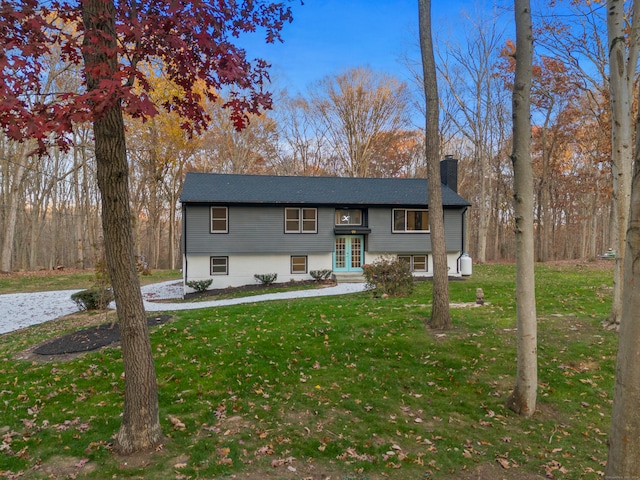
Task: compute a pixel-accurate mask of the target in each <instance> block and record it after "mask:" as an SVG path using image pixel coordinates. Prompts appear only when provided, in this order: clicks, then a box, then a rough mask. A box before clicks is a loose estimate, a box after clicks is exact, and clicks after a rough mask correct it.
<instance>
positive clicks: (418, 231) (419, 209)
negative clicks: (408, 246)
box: [391, 208, 431, 234]
mask: <svg viewBox="0 0 640 480" xmlns="http://www.w3.org/2000/svg"><path fill="white" fill-rule="evenodd" d="M401 210H402V211H404V212H405V216H404V227H405V229H404V230H396V222H395V216H396V214H395V212H398V211H401ZM406 212H427V213H428V212H429V209H428V208H394V209H392V210H391V232H392V233H408V234H416V233H417V234H424V233H431V222H429V225H427V230H407V229H406V228H407V215H406Z"/></svg>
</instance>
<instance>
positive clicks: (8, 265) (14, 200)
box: [0, 160, 25, 273]
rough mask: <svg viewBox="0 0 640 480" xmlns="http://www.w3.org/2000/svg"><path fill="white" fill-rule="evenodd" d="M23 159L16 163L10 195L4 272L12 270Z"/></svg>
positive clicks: (1, 259)
mask: <svg viewBox="0 0 640 480" xmlns="http://www.w3.org/2000/svg"><path fill="white" fill-rule="evenodd" d="M23 161H24V160H20V163H18V164H17V165H16V170H15V174H14V176H13V182H12V184H11V194H10V195H9V213H8V215H7V220H6V223H5V228H4V232H3V235H2V253H1V254H0V272H3V273H9V272H11V271H12V258H13V240H14V236H15V233H16V223H17V221H18V204H19V201H18V198H20V197H19V195H18V190H19V188H20V184H21V183H22V176H23V175H24V172H25V167H24V165H23V164H22V162H23Z"/></svg>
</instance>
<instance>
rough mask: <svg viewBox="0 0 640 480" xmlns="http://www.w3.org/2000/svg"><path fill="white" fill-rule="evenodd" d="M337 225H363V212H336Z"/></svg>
mask: <svg viewBox="0 0 640 480" xmlns="http://www.w3.org/2000/svg"><path fill="white" fill-rule="evenodd" d="M336 225H362V210H346V209H345V210H336Z"/></svg>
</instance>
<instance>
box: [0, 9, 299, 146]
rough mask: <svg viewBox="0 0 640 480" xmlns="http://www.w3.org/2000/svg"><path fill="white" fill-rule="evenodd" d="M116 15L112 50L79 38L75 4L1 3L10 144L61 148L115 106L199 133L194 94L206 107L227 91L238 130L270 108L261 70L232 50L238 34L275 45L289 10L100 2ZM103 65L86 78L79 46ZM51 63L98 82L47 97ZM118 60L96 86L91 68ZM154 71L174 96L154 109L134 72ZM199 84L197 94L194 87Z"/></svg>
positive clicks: (3, 123)
mask: <svg viewBox="0 0 640 480" xmlns="http://www.w3.org/2000/svg"><path fill="white" fill-rule="evenodd" d="M105 1H113V4H114V5H115V8H116V34H117V37H118V39H119V41H118V45H117V48H116V49H115V50H113V49H111V50H110V51H107V48H106V47H105V42H104V41H102V39H100V38H93V37H94V36H95V35H96V34H95V33H94V34H91V35H92V36H90V35H89V34H88V33H87V32H85V29H84V25H83V21H82V0H56V1H52V2H44V1H38V0H3V2H2V3H1V5H0V43H1V44H2V45H3V47H4V48H3V49H2V50H1V51H0V128H2V130H3V132H4V133H5V134H6V135H7V136H8V137H9V138H11V139H13V140H18V141H22V140H24V139H27V138H35V139H37V140H38V141H39V143H40V146H41V147H42V146H44V145H45V144H46V143H47V142H48V141H49V139H51V138H52V137H53V138H54V139H55V140H56V142H58V143H59V144H64V143H65V134H66V133H67V132H69V131H71V127H72V125H73V123H74V122H86V121H93V120H95V119H96V118H99V117H100V115H101V114H102V112H104V111H106V110H108V109H109V108H110V107H111V106H114V105H115V104H121V105H122V107H123V108H124V109H125V111H126V112H127V113H129V114H130V115H132V116H133V117H137V118H143V119H146V118H149V117H151V116H153V115H154V114H155V113H156V112H157V111H158V110H157V109H158V107H162V108H164V109H166V110H169V111H175V112H178V113H179V114H180V115H181V116H182V117H184V118H187V119H189V120H190V121H189V122H185V124H184V125H183V127H184V128H188V129H192V130H195V131H199V130H201V129H202V128H203V127H204V126H205V125H206V124H207V122H208V120H209V118H208V116H207V113H206V111H205V110H204V109H203V107H202V103H203V102H202V98H201V94H200V93H199V92H203V91H204V95H206V97H208V99H209V100H211V101H214V100H215V99H216V98H217V96H218V92H219V91H221V90H227V89H228V90H229V91H230V100H229V101H228V102H227V103H226V104H225V107H226V108H228V109H229V111H230V116H231V118H232V120H233V123H234V125H235V127H236V128H237V129H242V128H243V127H244V126H246V124H247V122H248V116H247V114H248V113H258V112H259V111H260V110H262V109H268V108H270V107H271V96H270V94H269V93H268V92H267V91H265V89H264V87H265V83H266V81H267V80H268V78H269V77H268V67H269V65H268V64H267V63H266V62H265V61H263V60H260V59H257V60H253V61H249V60H248V59H247V57H246V52H245V50H243V49H242V48H240V47H238V46H237V45H236V44H235V39H236V38H237V37H239V36H240V35H241V34H242V33H245V32H254V31H256V29H261V30H264V32H265V40H266V41H267V42H275V41H280V40H281V39H280V34H279V32H280V30H281V29H282V27H283V25H284V24H285V22H290V21H291V20H292V16H291V11H290V8H289V7H287V6H285V4H283V3H271V2H268V1H253V2H239V3H238V4H235V2H231V3H229V2H215V1H212V0H191V1H189V2H182V1H177V0H145V1H144V2H139V1H137V0H105ZM83 42H84V48H85V49H87V48H88V49H89V50H90V49H95V52H94V53H97V54H100V55H101V56H103V57H104V59H105V62H104V63H103V64H97V65H96V66H94V67H93V71H91V72H87V71H86V67H85V66H84V64H83V55H82V51H81V47H82V46H83ZM53 48H56V50H57V51H59V55H60V61H61V62H66V63H69V64H74V65H80V66H81V67H82V68H83V69H84V70H83V76H86V75H87V74H90V75H91V76H93V77H94V78H103V80H101V83H100V88H98V89H96V90H92V91H90V92H88V91H86V90H85V91H73V92H46V91H45V88H44V85H43V84H42V82H43V79H44V78H46V75H44V73H45V72H46V71H47V69H48V68H49V61H50V54H51V52H52V49H53ZM114 61H115V62H117V69H116V71H117V74H116V75H114V76H109V78H108V79H104V76H103V75H101V74H100V73H101V72H100V71H98V70H99V69H100V68H106V64H107V63H108V62H114ZM141 62H144V63H147V64H150V65H154V66H157V68H158V69H162V70H163V71H164V74H165V75H166V76H167V77H168V78H169V79H170V80H171V81H172V82H174V83H175V84H176V85H178V86H179V87H180V89H181V90H182V92H181V95H176V96H174V97H172V98H169V99H168V100H166V101H165V102H164V103H162V104H161V105H155V104H154V103H153V102H152V101H151V98H150V95H149V93H150V88H151V87H150V84H149V82H148V81H147V79H146V78H145V74H144V72H143V69H139V68H138V65H139V64H140V63H141ZM198 85H200V86H202V85H206V88H204V89H203V88H200V89H198V88H196V87H197V86H198Z"/></svg>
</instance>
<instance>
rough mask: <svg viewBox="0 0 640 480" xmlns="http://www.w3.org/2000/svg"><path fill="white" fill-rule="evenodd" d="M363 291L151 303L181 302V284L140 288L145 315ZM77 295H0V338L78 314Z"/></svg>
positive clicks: (345, 288)
mask: <svg viewBox="0 0 640 480" xmlns="http://www.w3.org/2000/svg"><path fill="white" fill-rule="evenodd" d="M364 290H365V284H364V283H342V284H338V285H336V286H334V287H327V288H317V289H311V290H298V291H290V292H279V293H267V294H264V295H254V296H251V297H242V298H232V299H227V300H210V301H202V302H188V303H185V302H181V303H170V302H162V303H159V302H156V301H154V300H171V299H178V298H182V281H181V280H170V281H168V282H162V283H154V284H151V285H145V286H143V287H142V288H141V291H142V297H143V299H144V308H145V309H146V311H147V312H165V311H175V310H194V309H198V308H210V307H222V306H226V305H238V304H241V303H255V302H265V301H269V300H283V299H288V298H308V297H322V296H331V295H344V294H347V293H356V292H362V291H364ZM78 291H79V290H56V291H51V292H38V293H11V294H6V295H0V334H3V333H7V332H13V331H14V330H20V329H21V328H25V327H29V326H31V325H37V324H40V323H44V322H48V321H51V320H55V319H56V318H60V317H63V316H65V315H69V314H71V313H75V312H77V311H78V310H79V309H78V306H77V305H76V304H75V302H74V301H73V300H71V295H72V294H73V293H75V292H78ZM111 307H112V308H114V307H115V305H113V304H112V305H111Z"/></svg>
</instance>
